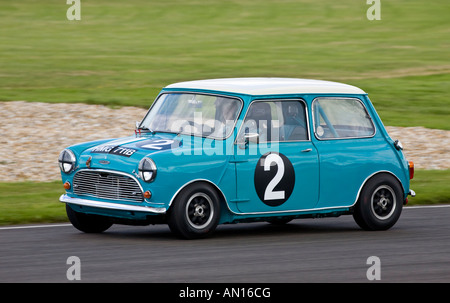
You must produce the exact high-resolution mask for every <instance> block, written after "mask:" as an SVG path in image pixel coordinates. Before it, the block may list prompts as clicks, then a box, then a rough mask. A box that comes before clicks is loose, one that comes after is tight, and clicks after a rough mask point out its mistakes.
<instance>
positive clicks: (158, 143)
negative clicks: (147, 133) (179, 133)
mask: <svg viewBox="0 0 450 303" xmlns="http://www.w3.org/2000/svg"><path fill="white" fill-rule="evenodd" d="M173 142H174V141H173V140H155V141H152V143H150V144H144V145H142V146H141V148H150V149H158V150H160V149H163V148H164V147H165V146H166V145H171V144H172V143H173Z"/></svg>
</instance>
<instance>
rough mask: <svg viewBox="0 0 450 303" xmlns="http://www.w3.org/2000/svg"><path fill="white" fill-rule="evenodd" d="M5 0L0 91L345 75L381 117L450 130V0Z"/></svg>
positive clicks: (112, 97) (118, 89) (114, 90)
mask: <svg viewBox="0 0 450 303" xmlns="http://www.w3.org/2000/svg"><path fill="white" fill-rule="evenodd" d="M369 7H370V6H369V5H367V4H366V1H354V0H341V1H335V0H324V1H315V0H302V1H297V0H283V1H273V0H261V1H252V0H239V1H223V0H209V1H198V0H190V1H185V0H170V1H160V0H129V1H126V2H124V1H110V0H96V1H89V0H86V1H84V0H83V1H81V20H80V21H68V20H67V18H66V11H67V9H68V8H69V5H67V4H66V1H61V0H48V1H34V0H21V1H4V3H2V9H1V10H0V66H1V70H0V100H27V101H41V102H84V103H96V104H98V103H100V104H106V105H134V106H142V107H145V108H148V107H149V106H150V104H151V102H152V101H153V99H154V98H155V96H156V95H157V93H158V92H159V90H160V89H161V88H162V87H163V86H165V85H167V84H170V83H173V82H177V81H182V80H193V79H204V78H215V77H242V76H282V77H297V78H316V79H326V80H334V81H341V82H346V83H349V84H354V85H357V86H360V87H361V88H363V89H364V90H365V91H366V92H368V93H369V96H370V97H371V99H372V101H373V102H374V103H375V106H376V108H377V110H378V112H379V114H380V116H381V118H382V119H383V121H384V123H385V124H386V125H393V126H418V125H422V126H426V127H431V128H441V129H450V122H448V116H449V114H450V109H449V107H448V98H447V95H448V87H449V83H450V75H449V71H450V65H449V62H450V52H449V51H448V48H449V45H448V43H449V42H448V41H450V34H449V31H448V11H449V9H450V2H449V1H448V0H434V1H431V2H430V1H423V0H397V1H382V8H381V20H380V21H369V20H367V18H366V11H367V9H368V8H369Z"/></svg>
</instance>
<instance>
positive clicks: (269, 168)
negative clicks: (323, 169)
mask: <svg viewBox="0 0 450 303" xmlns="http://www.w3.org/2000/svg"><path fill="white" fill-rule="evenodd" d="M307 117H308V115H307V113H306V104H305V102H304V101H303V100H293V99H286V100H258V101H253V102H252V104H250V106H249V109H248V112H247V114H246V117H245V119H244V121H243V124H242V126H241V128H240V130H239V133H238V136H237V139H236V144H235V155H234V162H235V163H236V181H237V200H236V201H237V208H238V209H239V211H240V212H242V213H270V212H289V211H296V210H306V209H312V208H314V207H315V205H316V204H317V201H318V195H319V164H318V163H319V162H318V154H317V150H316V148H315V146H314V145H313V144H312V142H311V140H310V135H309V131H308V129H309V128H308V118H307Z"/></svg>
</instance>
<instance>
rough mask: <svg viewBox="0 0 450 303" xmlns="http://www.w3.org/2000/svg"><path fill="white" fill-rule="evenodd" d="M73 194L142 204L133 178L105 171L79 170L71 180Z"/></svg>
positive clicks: (140, 195)
mask: <svg viewBox="0 0 450 303" xmlns="http://www.w3.org/2000/svg"><path fill="white" fill-rule="evenodd" d="M73 192H74V193H75V194H76V195H78V196H89V197H96V198H101V199H109V200H121V201H131V202H142V201H144V197H143V195H142V190H141V188H140V186H139V184H138V183H137V181H136V180H134V179H133V178H131V177H129V176H126V175H121V174H116V173H112V172H105V171H95V170H81V171H79V172H77V173H76V174H75V177H74V178H73Z"/></svg>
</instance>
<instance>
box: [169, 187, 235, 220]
mask: <svg viewBox="0 0 450 303" xmlns="http://www.w3.org/2000/svg"><path fill="white" fill-rule="evenodd" d="M198 183H205V184H208V185H210V186H212V187H213V188H214V190H215V191H216V193H217V195H218V196H219V199H220V201H219V203H220V207H221V210H225V209H226V210H228V211H229V212H230V208H229V207H228V202H227V198H226V197H225V194H224V193H223V192H222V190H221V189H220V188H219V186H217V185H216V184H215V183H214V182H212V181H211V180H208V179H195V180H191V181H189V182H187V183H185V184H183V186H181V187H180V188H179V189H178V190H177V191H176V192H175V194H174V195H173V196H172V199H171V200H170V202H169V205H168V206H167V211H170V209H171V206H172V203H173V201H174V200H175V199H176V197H177V196H178V195H179V194H180V192H181V191H182V190H183V189H185V188H187V187H189V186H191V185H194V184H198ZM222 215H223V214H222Z"/></svg>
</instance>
